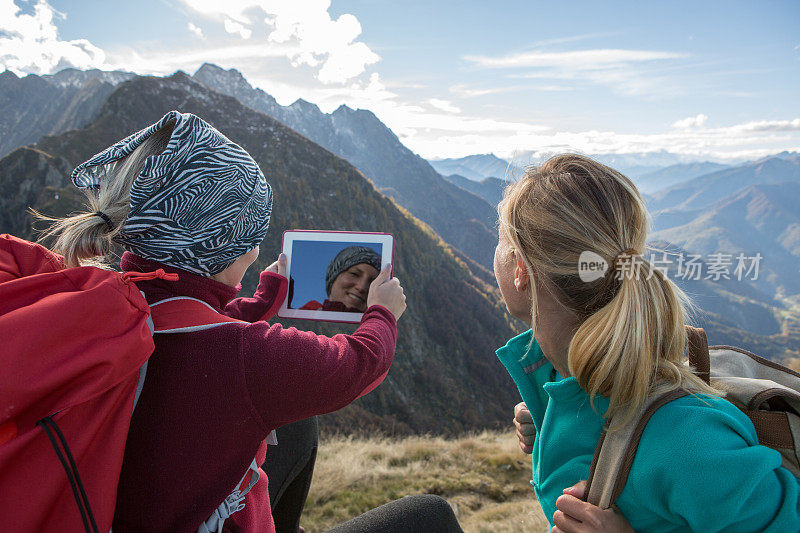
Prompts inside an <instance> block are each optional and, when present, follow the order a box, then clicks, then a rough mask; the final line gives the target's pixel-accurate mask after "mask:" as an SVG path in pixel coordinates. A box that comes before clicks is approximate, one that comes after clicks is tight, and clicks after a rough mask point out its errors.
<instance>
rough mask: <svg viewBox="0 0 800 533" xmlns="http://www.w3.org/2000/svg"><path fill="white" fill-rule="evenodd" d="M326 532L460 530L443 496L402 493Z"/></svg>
mask: <svg viewBox="0 0 800 533" xmlns="http://www.w3.org/2000/svg"><path fill="white" fill-rule="evenodd" d="M328 533H463V530H462V529H461V526H459V525H458V520H457V519H456V515H455V514H454V513H453V509H451V508H450V504H448V503H447V501H446V500H445V499H444V498H441V497H439V496H434V495H433V494H418V495H416V496H406V497H405V498H400V499H399V500H395V501H393V502H389V503H386V504H383V505H381V506H380V507H376V508H375V509H372V510H371V511H367V512H366V513H364V514H362V515H360V516H357V517H355V518H353V519H352V520H348V521H347V522H344V523H343V524H339V525H338V526H336V527H334V528H333V529H331V530H329V531H328Z"/></svg>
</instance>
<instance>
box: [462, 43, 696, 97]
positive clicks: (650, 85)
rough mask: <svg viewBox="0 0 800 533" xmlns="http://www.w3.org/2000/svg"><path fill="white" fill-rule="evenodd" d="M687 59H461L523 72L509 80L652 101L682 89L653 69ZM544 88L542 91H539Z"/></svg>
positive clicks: (597, 54)
mask: <svg viewBox="0 0 800 533" xmlns="http://www.w3.org/2000/svg"><path fill="white" fill-rule="evenodd" d="M686 57H688V55H687V54H683V53H678V52H663V51H657V50H622V49H612V48H603V49H590V50H574V51H569V52H543V51H531V52H521V53H516V54H506V55H501V56H476V55H470V56H464V58H463V59H465V60H467V61H469V62H471V63H472V64H473V65H475V66H477V67H480V68H491V69H513V70H522V71H523V72H516V73H512V74H509V75H508V77H510V78H517V79H542V80H572V81H573V83H574V84H576V85H577V84H582V83H590V84H595V85H603V86H607V87H609V88H611V89H612V90H613V91H615V92H618V93H621V94H625V95H637V96H643V97H645V98H648V99H653V98H657V97H661V96H674V95H676V94H681V93H683V91H684V89H683V88H682V87H679V86H677V85H676V84H675V83H674V82H672V80H668V79H665V78H664V77H663V75H658V74H656V73H654V72H653V66H654V65H657V64H659V65H660V64H661V63H663V62H664V61H668V60H677V59H682V58H686ZM542 87H544V88H542ZM542 87H535V86H534V87H533V89H539V90H548V88H552V87H560V88H561V89H560V90H565V89H566V88H567V87H569V86H566V85H562V84H559V85H544V86H542Z"/></svg>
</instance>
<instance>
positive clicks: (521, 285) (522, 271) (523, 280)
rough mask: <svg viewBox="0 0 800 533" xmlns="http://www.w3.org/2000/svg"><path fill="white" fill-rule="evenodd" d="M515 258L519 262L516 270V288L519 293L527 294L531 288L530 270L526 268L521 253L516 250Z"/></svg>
mask: <svg viewBox="0 0 800 533" xmlns="http://www.w3.org/2000/svg"><path fill="white" fill-rule="evenodd" d="M514 257H515V258H516V260H517V266H516V268H515V269H514V287H516V289H517V290H518V291H519V292H525V291H527V290H528V288H529V287H530V278H529V277H528V269H527V268H525V262H524V261H523V259H522V256H521V255H520V253H519V252H518V251H516V250H514Z"/></svg>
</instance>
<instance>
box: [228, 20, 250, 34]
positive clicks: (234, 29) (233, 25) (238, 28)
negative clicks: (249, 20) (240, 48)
mask: <svg viewBox="0 0 800 533" xmlns="http://www.w3.org/2000/svg"><path fill="white" fill-rule="evenodd" d="M224 24H225V31H226V32H228V33H232V34H238V35H239V36H240V37H241V38H242V39H249V38H250V36H251V35H253V30H251V29H250V28H245V27H244V26H243V25H242V24H240V23H238V22H236V21H235V20H232V19H225V23H224Z"/></svg>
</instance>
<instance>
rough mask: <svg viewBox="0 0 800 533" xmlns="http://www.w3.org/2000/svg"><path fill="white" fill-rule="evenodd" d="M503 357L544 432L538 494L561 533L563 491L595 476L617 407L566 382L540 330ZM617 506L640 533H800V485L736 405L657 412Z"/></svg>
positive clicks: (537, 464)
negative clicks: (592, 470)
mask: <svg viewBox="0 0 800 533" xmlns="http://www.w3.org/2000/svg"><path fill="white" fill-rule="evenodd" d="M497 356H498V357H499V358H500V361H501V362H502V363H503V364H504V365H505V367H506V369H507V370H508V372H509V373H510V374H511V377H512V379H513V380H514V381H515V382H516V384H517V387H518V388H519V392H520V394H521V395H522V399H523V401H524V402H525V404H526V405H527V407H528V409H529V410H530V412H531V416H532V417H533V423H534V425H535V426H536V439H535V441H534V445H533V453H532V462H533V480H532V481H531V484H532V485H533V488H534V492H535V493H536V497H537V498H538V500H539V503H540V504H541V506H542V509H543V511H544V514H545V516H547V519H548V520H549V521H550V525H551V526H552V525H553V513H554V512H555V510H556V506H555V504H556V499H557V498H558V497H559V496H560V495H561V494H562V490H563V489H565V488H567V487H570V486H572V485H574V484H575V483H577V482H578V481H580V480H582V479H586V478H587V477H588V476H589V465H590V464H591V461H592V456H593V455H594V449H595V446H597V441H598V439H599V438H600V432H601V430H602V428H603V424H604V422H605V420H604V418H603V415H604V413H605V411H606V409H607V408H608V399H607V398H604V397H602V396H596V397H595V399H594V409H593V408H592V406H591V405H590V402H589V395H588V394H587V393H586V391H584V390H583V389H582V388H581V387H580V385H578V381H577V380H576V379H575V378H574V377H569V378H565V379H562V378H561V377H560V376H559V375H558V374H557V373H556V371H555V369H554V368H553V365H552V364H551V363H550V362H549V361H547V359H545V357H544V354H543V353H542V350H541V348H540V347H539V345H538V343H537V342H536V340H535V339H533V334H532V332H531V331H527V332H525V333H523V334H521V335H519V336H517V337H514V338H513V339H511V340H510V341H508V344H506V346H504V347H503V348H500V349H499V350H497ZM617 506H618V507H619V508H620V510H621V511H622V512H623V514H624V515H625V517H626V518H627V519H628V521H629V522H630V523H631V525H632V526H633V528H634V529H635V530H636V531H647V532H672V531H703V532H709V533H711V532H715V531H724V532H726V533H734V532H753V531H773V532H778V531H780V532H786V531H800V479H798V478H796V477H794V475H792V473H791V472H789V471H788V470H786V469H785V468H783V467H781V456H780V454H779V453H778V452H776V451H775V450H771V449H770V448H767V447H765V446H760V445H758V440H757V437H756V432H755V429H754V428H753V424H752V423H751V422H750V419H748V418H747V417H746V416H745V415H744V414H743V413H742V412H741V411H739V410H738V409H737V408H736V407H734V406H733V405H732V404H731V403H729V402H727V401H725V400H723V399H721V398H715V397H709V396H702V397H697V396H686V397H684V398H680V399H677V400H674V401H672V402H670V403H668V404H667V405H665V406H663V407H662V408H661V409H659V410H658V411H656V413H655V414H654V415H653V417H652V418H651V419H650V422H649V423H648V424H647V427H646V428H645V430H644V434H643V435H642V439H641V442H640V444H639V450H638V452H637V454H636V458H635V460H634V462H633V467H632V468H631V472H630V476H629V477H628V482H627V484H626V485H625V489H624V490H623V491H622V494H621V495H620V497H619V499H618V500H617Z"/></svg>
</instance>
